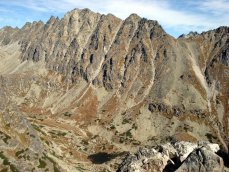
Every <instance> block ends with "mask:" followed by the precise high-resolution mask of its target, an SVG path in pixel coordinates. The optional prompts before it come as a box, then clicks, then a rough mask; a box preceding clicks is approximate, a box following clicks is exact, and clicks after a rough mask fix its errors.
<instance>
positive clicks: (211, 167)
mask: <svg viewBox="0 0 229 172" xmlns="http://www.w3.org/2000/svg"><path fill="white" fill-rule="evenodd" d="M223 169H224V162H223V159H222V158H221V157H219V156H218V155H217V154H215V153H214V152H212V151H211V150H210V149H208V148H207V147H202V148H198V149H196V150H194V151H193V152H192V153H191V154H190V155H189V156H188V157H187V158H186V159H185V160H184V161H183V163H182V165H181V166H180V167H179V168H178V169H177V170H176V172H192V171H199V172H210V171H212V172H220V171H223Z"/></svg>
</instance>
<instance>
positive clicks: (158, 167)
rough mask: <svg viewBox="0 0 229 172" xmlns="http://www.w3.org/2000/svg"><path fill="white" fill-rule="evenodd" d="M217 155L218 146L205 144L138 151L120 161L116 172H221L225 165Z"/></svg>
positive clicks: (185, 144)
mask: <svg viewBox="0 0 229 172" xmlns="http://www.w3.org/2000/svg"><path fill="white" fill-rule="evenodd" d="M218 151H219V145H217V144H211V143H208V142H200V143H198V144H195V143H190V142H177V143H175V144H171V143H167V144H164V145H161V146H157V147H152V148H141V149H139V150H138V151H137V153H135V154H129V155H128V156H127V157H126V158H125V159H124V160H123V162H122V163H121V164H120V166H119V169H118V172H160V171H161V172H162V171H163V172H171V171H176V172H186V171H187V172H216V171H217V172H221V171H223V170H224V162H223V159H222V158H221V157H220V156H218V155H217V154H216V152H218Z"/></svg>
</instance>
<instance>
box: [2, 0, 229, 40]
mask: <svg viewBox="0 0 229 172" xmlns="http://www.w3.org/2000/svg"><path fill="white" fill-rule="evenodd" d="M74 8H89V9H91V10H92V11H95V12H99V13H102V14H107V13H112V14H114V15H116V16H117V17H120V18H122V19H125V18H126V17H128V16H129V15H130V14H131V13H137V14H138V15H140V16H141V17H146V18H148V19H152V20H157V21H158V22H159V23H160V24H161V25H162V26H163V28H164V29H165V30H166V32H167V33H169V34H171V35H173V36H175V37H177V36H179V35H180V34H182V33H188V32H189V31H198V32H202V31H206V30H210V29H214V28H217V27H219V26H229V0H106V1H105V0H0V28H2V27H3V26H6V25H9V26H13V27H15V26H18V27H22V26H23V25H24V24H25V23H26V22H28V21H29V22H32V21H38V20H42V21H44V22H46V21H47V20H48V19H49V18H50V16H52V15H53V16H59V17H63V15H64V14H65V13H66V12H67V11H70V10H72V9H74Z"/></svg>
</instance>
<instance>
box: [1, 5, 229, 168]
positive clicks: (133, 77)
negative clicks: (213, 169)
mask: <svg viewBox="0 0 229 172" xmlns="http://www.w3.org/2000/svg"><path fill="white" fill-rule="evenodd" d="M228 55H229V28H228V27H220V28H217V29H215V30H210V31H207V32H203V33H201V34H197V33H190V34H189V35H188V36H182V37H180V38H178V39H175V38H173V37H171V36H170V35H168V34H167V33H166V32H165V31H164V30H163V28H162V27H161V26H160V24H159V23H158V22H157V21H153V20H148V19H145V18H141V17H139V16H138V15H136V14H132V15H130V16H129V17H128V18H126V19H125V20H121V19H119V18H117V17H115V16H114V15H112V14H107V15H103V14H99V13H94V12H92V11H90V10H89V9H82V10H81V9H75V10H72V11H70V12H68V13H67V14H66V15H65V16H64V17H63V18H61V19H59V18H56V17H51V18H50V19H49V21H48V22H47V23H43V22H41V21H39V22H33V23H26V24H25V25H24V26H23V27H22V28H21V29H19V28H11V27H4V28H2V29H0V85H1V87H0V89H1V90H2V91H1V90H0V114H1V116H0V119H1V120H2V121H8V123H12V124H15V125H16V127H15V126H13V125H9V124H8V123H6V124H5V123H3V122H2V123H1V125H0V131H1V132H2V133H3V134H2V135H1V138H3V139H4V138H8V136H10V137H11V138H13V139H12V142H14V144H15V145H17V146H15V145H14V144H13V143H12V145H14V146H13V147H12V146H9V147H6V145H5V146H3V147H0V151H1V152H2V155H3V156H4V157H9V158H8V159H9V162H10V164H11V163H12V164H13V165H14V166H15V168H17V169H20V170H21V169H23V170H24V169H26V168H28V169H29V171H30V169H35V170H38V171H42V170H43V171H45V170H46V171H47V170H54V168H55V169H56V168H59V169H60V171H71V172H72V171H73V172H74V171H80V170H81V171H82V169H83V170H85V171H95V170H97V171H102V170H107V171H115V170H116V169H117V165H116V164H117V163H119V160H120V156H122V155H123V154H124V153H125V152H127V151H131V152H132V151H135V150H136V149H137V148H138V147H140V146H152V145H158V144H162V143H166V142H168V141H189V142H192V143H196V142H197V141H199V140H204V141H206V140H209V141H211V142H216V143H218V144H220V145H221V146H222V149H223V151H224V152H227V151H228V139H229V138H228V134H229V133H228V131H229V120H228V119H229V118H228V115H229V111H228V109H229V108H228V107H229V106H228V103H229V101H228V100H229V94H228V88H229V66H228V64H229V60H228V59H229V58H228ZM3 124H4V125H3ZM162 131H163V132H162ZM26 133H28V134H26ZM7 135H8V136H7ZM29 136H30V137H31V138H29ZM25 141H26V143H28V144H25ZM16 143H17V144H16ZM2 144H3V143H2ZM9 145H11V142H9ZM177 146H178V147H179V144H178V145H177ZM193 146H194V147H193ZM188 147H189V149H190V150H189V149H186V148H184V149H185V150H187V152H183V153H182V154H183V156H181V157H180V158H181V159H180V161H182V162H183V160H184V158H186V155H187V154H190V152H191V151H193V150H192V149H194V148H195V145H192V144H190V145H189V146H188ZM35 148H36V149H38V150H39V152H41V154H38V155H37V154H36V153H37V152H36V150H35ZM22 149H23V150H24V149H28V150H29V151H30V153H31V155H32V154H35V155H37V156H38V157H39V158H40V159H41V162H39V158H35V159H36V160H34V163H32V165H28V162H29V160H26V159H25V158H19V157H17V156H16V152H15V151H20V150H22ZM176 149H178V148H176ZM180 149H181V152H182V148H180ZM104 152H105V153H106V155H108V157H109V158H108V159H109V161H107V162H104V164H100V165H96V167H94V166H93V164H92V163H93V162H91V161H90V159H88V157H90V155H94V154H95V157H96V155H97V154H98V153H102V154H103V153H104ZM35 155H34V156H35ZM98 155H101V154H98ZM116 155H120V156H116ZM158 156H161V155H160V154H159V155H158ZM25 157H26V156H25ZM93 157H94V156H93ZM111 157H112V158H111ZM98 158H99V156H98ZM37 159H38V160H37ZM165 160H166V159H165ZM30 161H31V162H33V160H32V159H31V160H30ZM43 161H44V162H45V163H42V162H43ZM22 162H23V163H22ZM99 162H101V161H99ZM39 163H40V164H43V165H40V164H39ZM155 163H156V162H155ZM160 163H161V164H164V165H166V161H164V160H163V161H162V162H160ZM160 163H159V164H160ZM22 164H24V167H23V168H22V167H21V166H22ZM44 164H45V165H44ZM154 165H155V166H157V163H156V164H154ZM164 165H162V166H161V167H159V166H158V168H160V169H162V168H163V167H164ZM25 167H26V168H25ZM40 167H42V168H40ZM1 168H3V169H4V168H7V169H9V168H10V165H9V164H8V165H3V167H0V169H1ZM12 168H13V167H12ZM24 171H26V170H24Z"/></svg>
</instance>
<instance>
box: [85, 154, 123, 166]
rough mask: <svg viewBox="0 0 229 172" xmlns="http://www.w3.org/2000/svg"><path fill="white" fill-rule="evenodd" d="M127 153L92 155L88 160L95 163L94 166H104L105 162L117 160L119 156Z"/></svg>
mask: <svg viewBox="0 0 229 172" xmlns="http://www.w3.org/2000/svg"><path fill="white" fill-rule="evenodd" d="M126 153H127V152H121V153H111V154H109V153H106V152H99V153H96V154H92V155H89V156H88V159H89V160H90V161H91V162H92V163H94V164H103V163H105V162H108V161H111V160H112V159H115V158H116V157H118V156H123V155H125V154H126Z"/></svg>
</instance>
